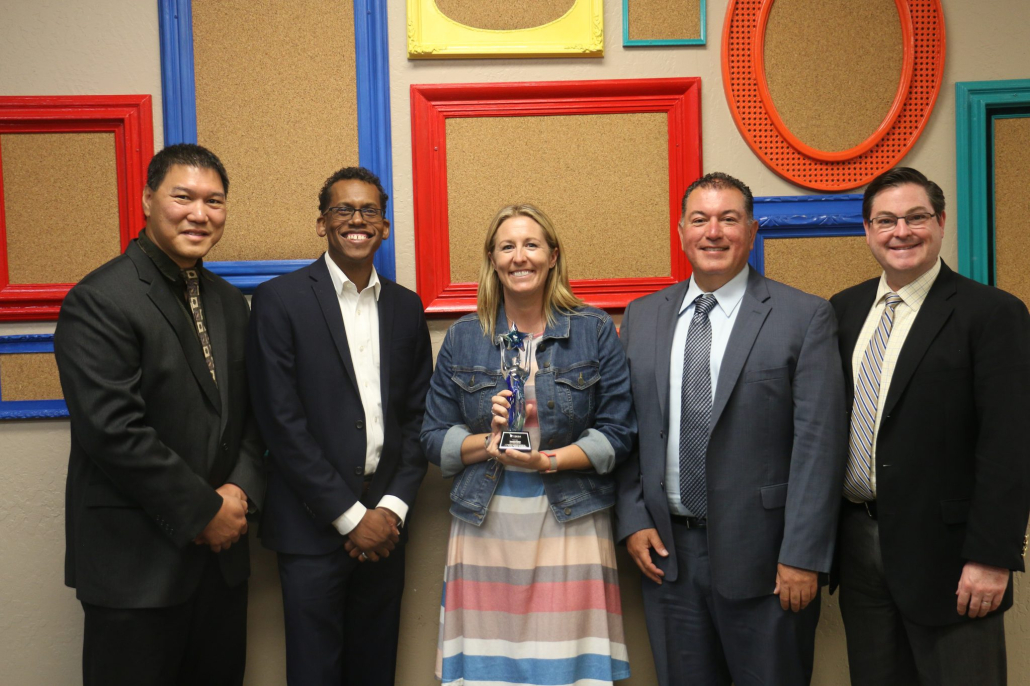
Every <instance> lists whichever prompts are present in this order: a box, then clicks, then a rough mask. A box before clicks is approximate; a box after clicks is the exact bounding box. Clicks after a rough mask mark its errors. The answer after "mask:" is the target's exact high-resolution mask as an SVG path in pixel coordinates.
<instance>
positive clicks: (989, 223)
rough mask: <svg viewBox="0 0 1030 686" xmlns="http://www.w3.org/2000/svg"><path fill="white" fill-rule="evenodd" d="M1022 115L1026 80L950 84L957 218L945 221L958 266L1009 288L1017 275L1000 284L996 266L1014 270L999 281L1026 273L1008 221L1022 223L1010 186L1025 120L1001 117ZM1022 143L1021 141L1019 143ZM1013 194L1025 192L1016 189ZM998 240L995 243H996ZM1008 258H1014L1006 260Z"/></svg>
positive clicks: (1029, 85)
mask: <svg viewBox="0 0 1030 686" xmlns="http://www.w3.org/2000/svg"><path fill="white" fill-rule="evenodd" d="M1027 116H1030V79H1019V80H1007V81H963V82H959V83H956V84H955V139H956V141H955V142H956V146H955V147H956V165H955V166H956V175H957V187H958V199H957V203H956V204H957V206H958V212H957V217H958V221H957V222H948V224H949V226H953V227H955V229H954V230H955V231H956V233H957V236H958V270H959V273H960V274H963V275H964V276H968V277H969V278H971V279H975V280H976V281H979V282H981V283H986V284H991V285H997V286H999V287H1000V288H1004V289H1006V290H1012V291H1013V292H1015V291H1016V290H1019V288H1020V285H1019V283H1018V280H1017V281H1008V283H1007V284H1006V285H1003V284H1002V283H1000V282H998V276H999V271H998V269H999V268H1000V269H1002V270H1005V269H1006V268H1007V267H1009V266H1011V267H1013V268H1015V269H1016V271H1015V272H1013V271H1012V270H1011V269H1009V271H1008V274H1007V275H1002V278H1003V279H1005V280H1008V278H1009V277H1015V276H1016V275H1017V274H1018V273H1020V272H1023V273H1025V272H1026V268H1025V266H1023V265H1025V264H1026V261H1025V258H1020V254H1021V252H1020V248H1019V246H1020V245H1021V244H1025V239H1024V236H1025V231H1022V230H1021V228H1020V224H1019V223H1016V224H1015V225H1014V226H1013V225H1012V221H1013V220H1017V218H1018V220H1019V221H1023V222H1025V219H1024V218H1022V217H1018V214H1017V213H1018V212H1019V211H1020V210H1019V208H1018V206H1015V205H1013V202H1018V200H1017V198H1015V197H1012V195H1011V194H1012V188H1014V187H1015V186H1012V185H1010V184H1011V183H1015V184H1018V183H1020V181H1021V179H1019V178H1018V176H1016V177H1013V174H1017V175H1018V174H1022V171H1021V170H1022V169H1023V168H1024V166H1023V165H1024V156H1025V151H1024V150H1020V149H1019V148H1018V145H1019V140H1020V136H1021V129H1022V128H1023V127H1024V126H1025V124H1022V123H1019V122H1010V123H1008V124H1006V123H1005V122H1004V120H1005V119H1007V118H1013V117H1015V118H1020V117H1027ZM999 124H1001V132H1002V137H1001V140H1000V141H999V139H998V130H999V126H998V125H999ZM999 144H1000V147H998V146H999ZM1026 144H1027V141H1026V140H1023V142H1022V145H1024V146H1025V145H1026ZM998 164H1000V165H1002V167H1003V168H1004V169H1005V172H1004V173H1003V174H998V173H997V169H996V165H998ZM1022 181H1025V178H1023V179H1022ZM1019 193H1020V194H1023V193H1025V191H1024V190H1022V189H1020V191H1019ZM1006 226H1007V227H1008V230H1007V231H1006ZM999 231H1000V232H1005V236H1004V237H1003V238H1002V237H1001V234H1000V233H999V234H997V235H996V233H997V232H999ZM999 239H1000V240H1001V243H998V244H997V245H996V241H998V240H999ZM996 250H997V251H998V253H999V254H998V255H997V256H996V255H995V252H996ZM1002 251H1004V252H1005V255H1002V254H1001V252H1002ZM1023 254H1025V253H1023ZM997 258H1000V260H1001V263H1000V264H999V263H997ZM1010 258H1013V259H1015V260H1016V261H1015V262H1010V261H1009V260H1010ZM1020 259H1022V261H1021V262H1020V261H1019V260H1020ZM1020 278H1022V279H1024V280H1025V279H1026V277H1020ZM1021 297H1023V296H1021Z"/></svg>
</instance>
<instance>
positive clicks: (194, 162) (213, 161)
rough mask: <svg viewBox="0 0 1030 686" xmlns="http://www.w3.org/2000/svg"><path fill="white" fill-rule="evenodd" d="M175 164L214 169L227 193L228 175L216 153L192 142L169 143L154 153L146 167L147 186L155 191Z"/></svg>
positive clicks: (227, 193)
mask: <svg viewBox="0 0 1030 686" xmlns="http://www.w3.org/2000/svg"><path fill="white" fill-rule="evenodd" d="M177 164H180V165H182V166H184V167H197V168H198V169H214V170H215V171H216V172H218V176H219V178H221V179H222V190H223V191H225V194H226V195H229V175H228V174H226V173H225V167H223V166H222V161H221V160H220V159H218V155H216V154H214V153H213V152H211V151H210V150H208V149H207V148H205V147H204V146H202V145H196V144H194V143H176V144H175V145H169V146H168V147H166V148H165V149H164V150H162V151H161V152H159V153H157V154H156V155H154V157H153V159H151V160H150V166H148V167H147V188H149V189H150V190H152V191H156V190H157V187H158V186H160V185H161V182H162V181H164V180H165V176H167V175H168V170H169V169H171V168H172V167H173V166H175V165H177Z"/></svg>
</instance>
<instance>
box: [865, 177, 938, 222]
mask: <svg viewBox="0 0 1030 686" xmlns="http://www.w3.org/2000/svg"><path fill="white" fill-rule="evenodd" d="M906 183H914V184H915V185H917V186H922V188H923V190H925V191H926V195H927V197H929V198H930V206H931V207H932V208H933V213H934V214H936V215H940V214H941V213H942V212H944V191H942V190H941V187H940V186H938V185H937V184H935V183H934V182H933V181H931V180H930V179H928V178H926V176H925V175H924V174H923V172H921V171H919V170H918V169H913V168H912V167H895V168H894V169H888V170H887V171H885V172H884V173H882V174H880V175H879V176H877V177H876V178H875V179H873V180H872V181H871V182H870V183H869V185H868V186H866V189H865V195H863V196H862V219H864V220H866V221H869V219H870V218H871V216H872V213H873V200H874V199H875V198H876V196H877V195H879V194H880V193H881V192H882V191H884V190H886V189H888V188H894V187H895V186H903V185H905V184H906Z"/></svg>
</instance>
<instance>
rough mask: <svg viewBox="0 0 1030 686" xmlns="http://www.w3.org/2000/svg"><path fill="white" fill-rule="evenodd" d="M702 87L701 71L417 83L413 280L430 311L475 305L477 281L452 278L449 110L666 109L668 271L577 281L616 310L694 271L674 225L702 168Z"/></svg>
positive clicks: (596, 301)
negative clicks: (620, 77) (687, 75)
mask: <svg viewBox="0 0 1030 686" xmlns="http://www.w3.org/2000/svg"><path fill="white" fill-rule="evenodd" d="M700 91H701V79H700V78H678V79H624V80H610V81H549V82H533V83H467V84H441V85H413V86H411V136H412V162H413V172H414V175H413V176H414V179H413V182H414V195H415V208H414V209H415V256H416V257H415V260H416V284H417V290H418V293H419V296H421V298H422V304H423V305H424V306H425V308H426V313H427V314H430V315H437V316H440V315H455V314H461V313H466V312H474V311H475V309H476V284H475V283H455V282H452V281H451V273H450V264H451V261H450V239H449V233H448V220H447V140H446V130H447V129H446V121H447V119H449V118H451V117H539V116H551V115H577V114H583V115H586V114H621V113H640V112H664V113H665V114H666V115H667V116H668V122H669V218H670V222H669V255H670V265H669V266H670V276H662V277H647V278H627V279H573V280H572V289H573V291H575V293H576V295H578V296H579V297H581V298H583V300H585V301H586V302H588V303H590V304H591V305H594V306H596V307H602V308H605V309H616V310H617V309H622V308H625V307H626V305H627V304H628V303H629V302H630V301H631V300H633V299H635V298H638V297H640V296H642V295H647V294H648V293H653V292H655V291H658V290H660V289H662V288H665V287H666V286H671V285H672V284H675V283H678V282H680V281H682V280H683V279H685V278H687V277H688V276H690V264H689V263H688V262H687V258H686V256H685V255H684V254H683V250H682V249H681V247H680V242H679V236H678V235H677V231H676V224H677V222H678V221H679V215H680V201H681V199H682V197H683V193H684V192H685V191H686V189H687V187H688V186H689V185H690V184H691V183H692V182H693V181H695V180H696V179H698V178H699V177H700V176H701V106H700V102H701V97H700V96H701V93H700Z"/></svg>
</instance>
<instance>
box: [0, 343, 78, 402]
mask: <svg viewBox="0 0 1030 686" xmlns="http://www.w3.org/2000/svg"><path fill="white" fill-rule="evenodd" d="M0 394H2V395H0V400H3V401H5V402H7V401H12V400H59V399H61V398H64V394H63V393H62V392H61V380H60V378H59V377H58V376H57V360H56V359H55V358H54V354H53V353H17V354H4V355H0Z"/></svg>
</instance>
